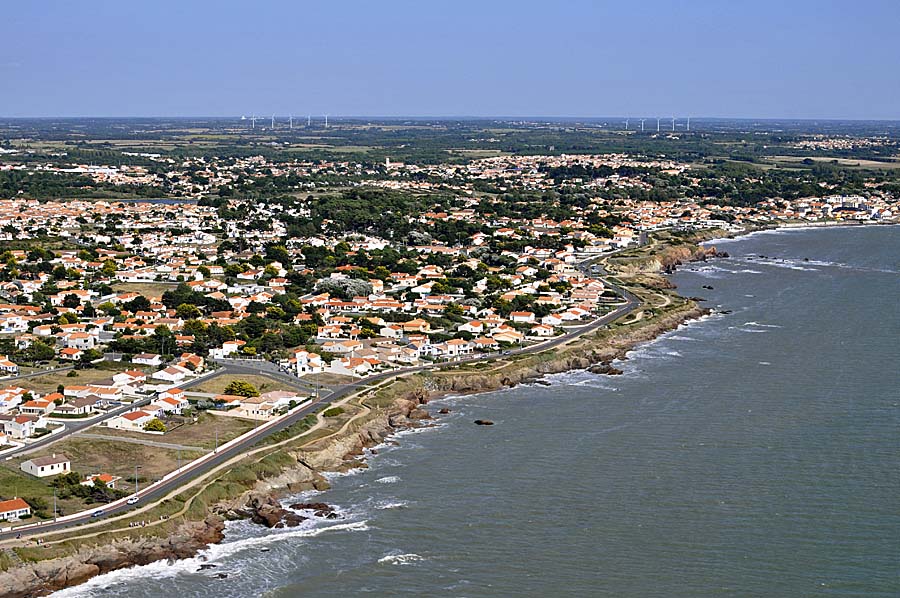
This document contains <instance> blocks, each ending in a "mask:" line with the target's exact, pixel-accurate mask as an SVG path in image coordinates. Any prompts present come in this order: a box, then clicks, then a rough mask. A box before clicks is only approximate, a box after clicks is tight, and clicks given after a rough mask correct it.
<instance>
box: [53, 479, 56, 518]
mask: <svg viewBox="0 0 900 598" xmlns="http://www.w3.org/2000/svg"><path fill="white" fill-rule="evenodd" d="M53 521H56V487H55V486H54V488H53Z"/></svg>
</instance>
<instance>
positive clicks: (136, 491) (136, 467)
mask: <svg viewBox="0 0 900 598" xmlns="http://www.w3.org/2000/svg"><path fill="white" fill-rule="evenodd" d="M140 468H141V467H140V465H135V466H134V495H135V496H137V493H138V469H140Z"/></svg>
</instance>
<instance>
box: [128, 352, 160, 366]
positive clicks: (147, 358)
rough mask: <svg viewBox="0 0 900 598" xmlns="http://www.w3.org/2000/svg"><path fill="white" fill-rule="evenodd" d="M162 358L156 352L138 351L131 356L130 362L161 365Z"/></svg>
mask: <svg viewBox="0 0 900 598" xmlns="http://www.w3.org/2000/svg"><path fill="white" fill-rule="evenodd" d="M162 362H163V359H162V356H161V355H157V354H156V353H138V354H137V355H135V356H134V357H132V358H131V363H138V364H140V365H153V366H157V365H162Z"/></svg>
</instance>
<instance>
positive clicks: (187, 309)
mask: <svg viewBox="0 0 900 598" xmlns="http://www.w3.org/2000/svg"><path fill="white" fill-rule="evenodd" d="M175 315H176V316H178V317H179V318H181V319H182V320H191V319H196V318H199V317H200V316H201V315H203V314H202V313H201V312H200V309H198V308H197V306H196V305H191V304H190V303H182V304H181V305H179V306H178V307H176V308H175Z"/></svg>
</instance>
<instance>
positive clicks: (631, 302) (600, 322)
mask: <svg viewBox="0 0 900 598" xmlns="http://www.w3.org/2000/svg"><path fill="white" fill-rule="evenodd" d="M607 286H608V287H610V288H612V289H614V290H616V291H617V292H619V293H620V294H621V295H622V296H623V297H624V298H625V303H624V304H623V305H620V306H619V307H618V308H617V309H615V310H613V311H611V312H609V313H608V314H605V315H604V316H601V317H600V318H597V319H596V320H594V321H593V322H591V323H590V324H587V325H585V326H583V327H581V328H580V329H578V330H577V331H572V332H570V333H568V334H564V335H562V336H560V337H558V338H555V339H551V340H548V341H546V342H543V343H540V344H538V345H532V346H529V347H523V348H521V349H515V350H512V351H507V352H504V353H502V354H497V355H489V356H488V357H474V358H467V359H461V360H457V361H452V362H443V363H436V364H426V365H421V366H415V367H408V368H401V369H398V370H391V371H387V372H382V373H380V374H375V375H373V376H369V377H367V378H364V379H361V380H358V381H355V382H351V383H348V384H343V385H340V386H337V387H335V388H333V389H332V391H331V392H329V393H328V394H325V395H322V396H319V397H316V398H315V399H313V400H312V401H311V402H310V403H308V404H307V405H304V406H303V407H302V408H300V409H298V410H297V411H295V412H293V413H291V414H290V415H289V416H287V417H285V418H284V419H282V420H280V421H279V422H278V423H277V424H274V425H273V426H271V427H268V428H264V429H260V430H253V431H251V432H249V433H248V434H247V436H246V437H245V438H243V439H241V440H240V441H239V442H236V443H234V444H232V445H230V446H228V447H227V448H224V449H220V450H219V451H217V452H216V454H215V456H214V457H211V458H209V459H208V460H206V461H203V462H201V463H197V464H195V465H189V466H188V467H186V468H185V469H184V470H183V471H181V472H179V473H178V474H177V475H174V476H172V477H171V478H169V479H168V480H166V481H165V482H164V483H162V484H159V485H158V486H156V487H154V488H153V489H152V490H150V491H148V492H146V493H145V492H141V493H139V496H140V502H139V503H138V504H139V505H141V506H145V505H146V504H148V503H150V502H153V501H155V500H159V499H161V498H163V497H164V496H166V495H168V494H169V493H170V492H172V491H173V490H175V489H177V488H178V487H179V486H180V485H182V484H184V483H186V482H188V481H189V480H191V479H193V478H195V477H198V476H202V475H204V474H205V473H207V472H209V471H211V470H213V469H215V468H216V467H218V466H219V465H221V464H222V463H224V462H226V461H228V460H229V459H231V458H232V457H235V456H237V455H239V454H241V453H242V452H244V451H246V450H247V449H249V448H250V447H252V446H253V445H255V444H257V443H258V442H260V441H261V440H264V439H265V438H267V437H268V436H271V435H272V434H275V433H277V432H280V431H281V430H284V429H285V428H287V427H289V426H291V425H293V424H295V423H297V422H299V421H300V420H302V419H303V418H304V417H306V416H307V415H309V414H310V413H312V412H314V411H315V410H316V408H318V407H319V405H321V404H323V403H330V402H332V401H335V400H338V399H340V398H343V397H345V396H346V395H348V394H351V393H354V392H356V391H358V390H361V389H363V388H364V387H366V386H371V385H373V384H376V383H378V382H381V381H384V380H387V379H389V378H394V377H398V376H402V375H406V374H412V373H417V372H422V371H425V370H429V369H439V368H441V367H446V366H455V365H461V364H465V363H487V362H490V361H495V360H498V359H503V358H505V357H508V356H509V355H522V354H528V353H537V352H541V351H547V350H550V349H554V348H556V347H559V346H560V345H562V344H564V343H567V342H569V341H571V340H573V339H574V338H577V337H579V336H582V335H584V334H587V333H590V332H592V331H594V330H597V329H598V328H600V327H602V326H605V325H607V324H609V323H611V322H613V321H614V320H616V319H618V318H621V317H623V316H626V315H628V314H629V313H631V312H633V311H634V310H635V309H637V308H638V307H640V305H641V303H640V301H639V300H638V299H637V297H635V296H634V295H632V294H631V293H629V292H628V291H626V290H625V289H622V288H620V287H618V286H616V285H613V284H610V283H607ZM232 367H237V366H231V367H227V368H223V369H225V370H229V369H232ZM248 369H250V370H251V371H255V372H256V373H266V374H268V371H267V370H260V369H256V370H253V369H252V368H248ZM221 373H223V371H222V370H217V372H216V373H215V375H219V374H221ZM284 375H285V376H286V377H289V378H292V377H291V376H288V375H287V374H284ZM209 377H213V376H209ZM201 381H202V380H197V381H195V383H199V382H201ZM185 386H186V385H185ZM147 400H148V401H149V399H147ZM131 407H132V406H131V405H129V406H127V407H126V409H130V408H131ZM94 423H96V422H94ZM91 425H93V424H91ZM29 448H31V447H29ZM131 508H133V506H132V505H127V504H126V505H120V506H117V507H113V508H108V509H106V508H103V507H98V509H95V510H94V511H93V512H96V511H98V510H100V511H102V517H104V518H105V517H109V516H111V515H118V514H121V513H124V512H126V511H128V510H129V509H131ZM93 512H85V514H84V515H82V516H80V517H75V518H73V519H67V520H66V521H56V522H53V521H50V522H47V523H44V524H42V525H40V526H38V527H34V528H29V529H23V530H21V531H16V530H12V531H7V532H0V540H7V539H12V538H15V537H16V535H17V534H19V533H20V534H21V535H22V537H28V536H34V535H40V534H43V533H47V532H50V531H58V530H62V529H66V528H69V527H73V526H76V525H79V524H82V523H87V522H90V521H97V520H98V519H99V517H94V516H93V515H92V513H93Z"/></svg>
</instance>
